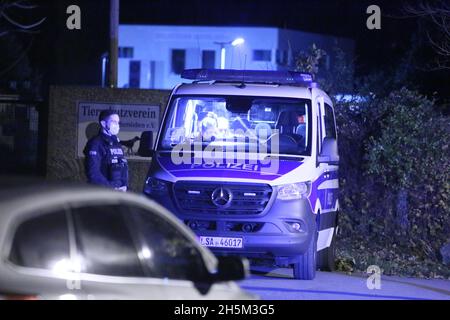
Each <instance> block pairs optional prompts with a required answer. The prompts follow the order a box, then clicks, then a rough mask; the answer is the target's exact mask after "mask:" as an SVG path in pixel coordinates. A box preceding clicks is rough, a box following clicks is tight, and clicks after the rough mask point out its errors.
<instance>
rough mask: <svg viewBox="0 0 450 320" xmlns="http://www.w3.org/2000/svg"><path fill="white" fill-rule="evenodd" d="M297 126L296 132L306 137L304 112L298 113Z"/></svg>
mask: <svg viewBox="0 0 450 320" xmlns="http://www.w3.org/2000/svg"><path fill="white" fill-rule="evenodd" d="M297 123H298V125H297V127H296V128H295V131H294V133H295V134H297V135H300V136H302V137H303V138H305V135H306V117H305V115H304V114H300V113H297Z"/></svg>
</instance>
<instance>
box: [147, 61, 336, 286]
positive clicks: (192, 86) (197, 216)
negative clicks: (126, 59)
mask: <svg viewBox="0 0 450 320" xmlns="http://www.w3.org/2000/svg"><path fill="white" fill-rule="evenodd" d="M182 77H183V78H184V79H187V80H190V81H191V82H190V83H183V84H180V85H178V86H177V87H175V88H174V89H173V91H172V93H171V95H170V98H169V101H168V105H167V108H166V110H165V114H164V117H163V120H162V124H161V127H160V130H159V132H158V134H157V136H156V137H155V138H156V139H155V142H154V143H153V137H152V136H151V135H150V136H147V144H148V148H149V149H150V148H151V150H149V152H150V153H151V155H152V162H151V165H150V169H149V172H148V176H147V178H146V181H145V185H144V188H143V191H144V193H145V194H146V195H147V196H148V197H150V198H152V199H154V200H156V201H157V202H159V203H160V204H162V205H163V206H164V207H166V208H167V209H169V210H170V211H172V212H173V213H174V214H175V215H177V216H178V217H179V219H181V220H182V221H183V222H184V223H185V224H186V225H188V226H189V227H190V228H191V229H192V230H193V231H194V232H195V233H196V235H197V236H198V240H199V241H200V243H201V244H202V245H204V246H207V247H209V248H210V249H211V250H212V251H213V252H214V253H215V254H217V255H242V256H245V257H247V258H249V259H271V260H272V261H274V262H275V263H276V264H277V265H280V266H288V265H290V266H292V268H293V274H294V278H295V279H313V278H314V277H315V272H316V268H319V269H320V270H332V269H333V267H334V242H335V235H336V231H337V213H338V211H339V203H338V187H339V184H338V162H339V156H338V148H337V135H336V124H335V117H334V111H333V105H332V102H331V100H330V98H329V96H328V95H327V94H326V93H325V92H324V91H322V90H321V89H320V88H318V87H317V85H315V83H314V82H313V81H312V77H311V75H309V74H306V73H301V72H292V71H255V70H253V71H250V70H247V71H242V70H226V69H225V70H217V69H190V70H185V71H184V72H183V73H182ZM148 141H150V142H148ZM141 144H143V141H141Z"/></svg>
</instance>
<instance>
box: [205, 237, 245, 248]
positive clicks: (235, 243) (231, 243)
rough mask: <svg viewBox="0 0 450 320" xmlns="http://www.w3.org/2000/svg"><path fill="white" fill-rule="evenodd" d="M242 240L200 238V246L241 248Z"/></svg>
mask: <svg viewBox="0 0 450 320" xmlns="http://www.w3.org/2000/svg"><path fill="white" fill-rule="evenodd" d="M242 242H243V241H242V238H225V237H203V236H201V237H200V244H201V245H202V246H205V247H214V248H242V247H243V243H242Z"/></svg>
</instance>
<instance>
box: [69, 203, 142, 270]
mask: <svg viewBox="0 0 450 320" xmlns="http://www.w3.org/2000/svg"><path fill="white" fill-rule="evenodd" d="M72 213H73V217H74V222H75V230H76V239H77V248H78V252H79V255H80V263H81V272H84V273H92V274H99V275H110V276H128V277H143V276H144V272H143V269H142V266H141V264H140V261H139V257H138V253H137V250H136V246H135V243H134V240H133V238H132V235H131V233H130V230H129V228H128V226H127V225H126V222H125V220H124V218H123V214H122V211H121V207H120V206H118V205H102V206H100V205H98V206H83V207H79V208H73V209H72Z"/></svg>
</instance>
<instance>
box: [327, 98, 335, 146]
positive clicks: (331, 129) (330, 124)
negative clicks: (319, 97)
mask: <svg viewBox="0 0 450 320" xmlns="http://www.w3.org/2000/svg"><path fill="white" fill-rule="evenodd" d="M325 136H326V137H328V138H333V139H336V126H335V121H334V113H333V109H332V108H331V106H330V105H328V104H325Z"/></svg>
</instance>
